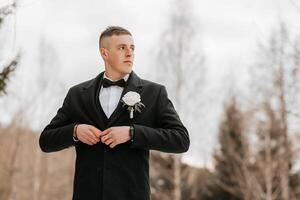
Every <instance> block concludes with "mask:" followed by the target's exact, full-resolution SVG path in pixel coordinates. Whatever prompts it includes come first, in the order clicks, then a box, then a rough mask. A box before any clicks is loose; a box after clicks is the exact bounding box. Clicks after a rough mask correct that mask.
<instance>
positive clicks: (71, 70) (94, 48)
mask: <svg viewBox="0 0 300 200" xmlns="http://www.w3.org/2000/svg"><path fill="white" fill-rule="evenodd" d="M186 1H187V2H189V3H190V4H191V12H193V13H194V16H195V17H194V19H193V20H195V24H197V27H196V30H197V31H196V34H197V35H198V37H197V38H199V41H195V42H199V44H201V48H202V50H203V52H204V54H205V58H206V68H207V74H206V79H207V80H208V81H207V85H206V87H207V88H209V89H207V90H206V96H205V97H204V98H205V99H206V100H207V101H209V102H210V103H209V104H207V103H204V104H203V105H204V106H203V107H207V106H208V107H209V108H200V109H203V112H202V114H201V115H202V116H199V118H200V119H201V122H200V123H199V124H200V125H199V124H195V123H194V124H192V125H190V126H191V127H190V128H191V130H193V131H192V133H191V138H192V143H191V148H190V151H189V152H187V153H186V154H185V155H184V161H185V162H188V163H191V164H194V165H198V166H203V165H206V166H211V165H212V159H211V156H212V153H213V151H214V150H215V148H216V146H217V143H216V140H217V128H218V127H217V126H216V124H218V121H219V120H220V116H221V113H222V102H223V100H224V96H225V93H226V88H227V87H228V85H230V84H234V85H237V86H238V87H240V88H239V89H240V90H244V88H245V87H246V85H247V80H248V79H249V76H248V70H249V68H250V67H251V65H252V64H253V62H254V60H255V56H256V51H257V44H258V43H260V42H266V41H267V40H268V37H269V34H270V33H271V31H272V29H274V28H276V27H278V25H279V21H284V22H285V23H286V24H287V25H288V28H289V30H290V31H291V32H292V34H295V35H296V34H300V24H299V23H298V22H297V21H298V20H297V19H299V18H300V1H299V0H222V1H219V0H210V1H205V0H190V1H188V0H186ZM9 2H11V1H10V0H8V1H7V0H0V6H3V5H5V4H7V3H9ZM174 3H176V1H175V0H164V1H162V0H151V1H147V0H101V1H100V0H89V1H85V0H72V1H71V0H65V1H61V0H51V1H50V0H19V1H18V8H17V11H16V14H15V15H13V16H11V17H9V18H8V19H7V21H6V23H5V26H4V27H2V30H1V31H0V35H5V37H2V38H0V45H1V46H0V47H1V48H0V55H1V57H0V64H1V63H5V62H6V61H7V60H8V59H9V58H11V57H13V56H14V55H15V53H16V52H20V54H21V57H22V58H21V60H20V64H19V67H18V70H17V71H16V73H15V75H14V76H13V77H12V78H11V80H12V81H11V84H10V85H9V88H8V95H7V96H6V97H5V98H2V99H1V100H0V106H1V107H0V112H1V115H0V121H2V122H8V121H9V120H11V117H12V116H13V115H15V114H16V113H18V112H20V108H21V110H25V109H27V108H28V107H30V106H29V105H31V103H32V102H35V103H38V102H47V105H46V106H45V103H44V104H43V103H41V104H40V106H35V107H34V108H30V109H29V110H31V111H30V112H29V114H28V116H30V115H32V113H38V114H37V116H38V117H36V118H35V120H32V121H31V122H30V124H32V126H33V127H34V128H37V129H40V128H41V127H43V126H44V125H46V124H47V123H48V122H49V120H50V119H51V118H52V117H53V115H54V114H55V112H56V110H57V108H58V107H59V106H60V105H61V103H62V100H63V98H64V95H65V94H66V91H67V89H68V88H70V87H71V86H73V85H75V84H77V83H80V82H82V81H85V80H88V79H91V78H93V77H95V76H96V75H97V74H98V73H99V72H101V71H102V70H103V69H104V68H103V62H102V60H101V59H100V56H99V52H98V37H99V34H100V33H101V31H102V30H103V29H104V28H105V27H107V26H109V25H120V26H124V27H126V28H128V29H129V30H130V31H131V32H132V33H133V35H134V40H135V45H136V55H135V64H134V70H135V71H136V72H137V73H138V74H139V75H140V76H141V77H143V78H145V79H151V80H152V79H154V78H155V74H154V73H153V72H152V71H153V68H154V65H157V64H158V63H157V62H155V53H156V52H157V50H159V48H160V44H159V37H160V35H161V34H162V32H163V31H164V29H165V27H166V25H167V23H168V17H169V14H170V11H171V8H172V6H173V5H174ZM195 51H197V50H195ZM41 63H44V66H45V67H44V68H43V69H40V68H39V66H40V64H41ZM41 70H42V71H43V72H44V73H40V72H41ZM45 80H48V81H49V83H50V84H49V83H48V85H47V81H45ZM42 83H43V84H42ZM49 85H51V86H52V87H50V86H49ZM49 88H51V89H49ZM46 89H49V91H51V92H50V93H49V94H45V95H43V97H42V95H38V93H39V91H41V90H46ZM211 102H212V103H211ZM36 110H38V111H36ZM45 113H47V114H45ZM38 119H41V120H38Z"/></svg>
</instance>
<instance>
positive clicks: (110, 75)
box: [104, 71, 129, 81]
mask: <svg viewBox="0 0 300 200" xmlns="http://www.w3.org/2000/svg"><path fill="white" fill-rule="evenodd" d="M104 75H105V76H106V77H107V78H108V79H110V80H111V81H118V80H120V79H122V78H126V77H128V75H129V74H113V73H109V72H108V71H105V72H104ZM126 80H127V78H126ZM126 80H125V81H126Z"/></svg>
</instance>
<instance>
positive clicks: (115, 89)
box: [99, 73, 129, 118]
mask: <svg viewBox="0 0 300 200" xmlns="http://www.w3.org/2000/svg"><path fill="white" fill-rule="evenodd" d="M128 77H129V74H127V75H126V76H124V78H123V79H124V80H125V81H127V79H128ZM103 78H107V79H109V80H111V79H110V78H108V77H107V76H106V75H105V73H104V74H103ZM111 81H116V80H111ZM123 89H124V88H122V87H120V86H116V85H114V86H110V87H107V88H104V87H103V86H101V89H100V94H99V101H100V104H101V107H102V109H103V111H104V113H105V115H106V117H107V118H109V117H110V116H111V114H112V113H113V112H114V110H115V109H116V108H117V106H118V103H119V101H120V99H121V94H122V92H123Z"/></svg>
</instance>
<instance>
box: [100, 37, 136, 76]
mask: <svg viewBox="0 0 300 200" xmlns="http://www.w3.org/2000/svg"><path fill="white" fill-rule="evenodd" d="M100 51H101V55H102V58H103V59H104V61H105V63H106V67H108V68H109V70H111V71H114V72H115V73H118V74H120V75H126V74H129V73H130V72H131V70H132V65H133V59H134V43H133V38H132V36H130V35H113V36H111V37H107V38H104V41H103V48H101V49H100Z"/></svg>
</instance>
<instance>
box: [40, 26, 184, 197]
mask: <svg viewBox="0 0 300 200" xmlns="http://www.w3.org/2000/svg"><path fill="white" fill-rule="evenodd" d="M99 45H100V53H101V56H102V58H103V60H104V63H105V71H104V72H102V73H100V74H99V75H98V76H97V77H96V78H94V79H92V80H89V81H86V82H84V83H81V84H79V85H76V86H74V87H72V88H71V89H70V90H69V91H68V94H67V96H66V98H65V100H64V103H63V105H62V107H61V108H60V109H59V110H58V112H57V114H56V116H55V117H54V118H53V119H52V121H51V122H50V124H49V125H47V126H46V128H45V129H44V130H43V132H42V134H41V136H40V141H39V142H40V147H41V149H42V150H43V151H44V152H54V151H59V150H62V149H64V148H67V147H70V146H75V147H76V166H75V177H74V186H73V189H74V193H73V200H148V199H150V187H149V150H159V151H163V152H170V153H182V152H186V151H187V150H188V148H189V143H190V142H189V135H188V132H187V130H186V128H185V127H184V126H183V124H182V122H181V121H180V119H179V117H178V115H177V113H176V111H175V109H174V107H173V105H172V103H171V101H170V100H169V99H168V96H167V92H166V89H165V87H164V86H162V85H159V84H156V83H153V82H150V81H147V80H143V79H141V78H139V77H138V76H137V75H136V74H135V73H134V72H133V71H132V65H133V59H134V48H135V46H134V42H133V38H132V35H131V33H130V32H129V31H128V30H126V29H124V28H122V27H117V26H112V27H108V28H107V29H106V30H105V31H103V32H102V34H101V36H100V40H99Z"/></svg>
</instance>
